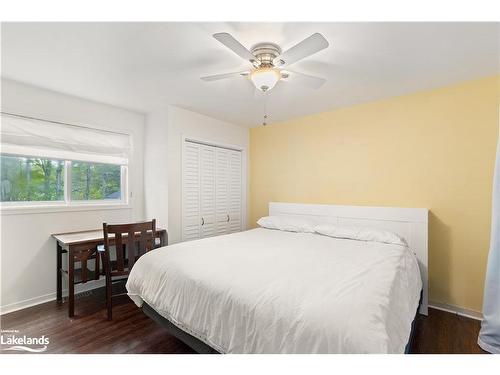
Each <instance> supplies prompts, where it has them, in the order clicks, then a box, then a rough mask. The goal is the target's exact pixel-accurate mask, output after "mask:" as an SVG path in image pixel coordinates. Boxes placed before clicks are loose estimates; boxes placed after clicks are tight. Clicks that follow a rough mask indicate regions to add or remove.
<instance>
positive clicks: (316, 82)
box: [281, 70, 326, 89]
mask: <svg viewBox="0 0 500 375" xmlns="http://www.w3.org/2000/svg"><path fill="white" fill-rule="evenodd" d="M281 72H282V73H285V74H288V75H289V77H290V78H291V79H290V83H298V84H300V85H303V86H306V87H309V88H311V89H319V88H320V87H321V86H323V84H324V83H325V82H326V79H324V78H320V77H315V76H310V75H308V74H304V73H297V72H291V71H289V70H286V71H285V70H282V71H281ZM287 80H288V79H286V78H285V81H287Z"/></svg>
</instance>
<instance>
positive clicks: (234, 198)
mask: <svg viewBox="0 0 500 375" xmlns="http://www.w3.org/2000/svg"><path fill="white" fill-rule="evenodd" d="M241 185H242V177H241V152H240V151H229V194H228V197H229V199H228V211H229V228H228V230H229V232H230V233H233V232H239V231H241V203H242V202H241V194H242V191H241V190H242V186H241Z"/></svg>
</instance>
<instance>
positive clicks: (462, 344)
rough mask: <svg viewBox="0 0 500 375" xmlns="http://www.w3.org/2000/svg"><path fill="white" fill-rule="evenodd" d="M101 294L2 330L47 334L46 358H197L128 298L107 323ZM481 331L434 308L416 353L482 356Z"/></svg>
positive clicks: (8, 323) (19, 318)
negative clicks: (109, 355) (72, 312)
mask: <svg viewBox="0 0 500 375" xmlns="http://www.w3.org/2000/svg"><path fill="white" fill-rule="evenodd" d="M103 293H104V291H103V290H102V289H101V290H98V291H94V292H92V293H90V294H89V295H86V296H80V297H79V298H78V299H77V300H76V304H75V314H76V315H75V317H74V318H72V319H70V318H68V315H67V311H68V310H67V304H61V303H57V302H55V301H54V302H47V303H44V304H41V305H38V306H34V307H30V308H27V309H24V310H20V311H16V312H13V313H10V314H5V315H3V316H1V317H0V325H1V328H2V330H14V329H15V330H18V331H19V332H18V333H17V334H16V335H17V336H22V335H27V336H32V337H40V336H42V335H45V336H46V337H48V338H49V340H50V343H49V345H48V349H47V351H46V352H45V353H172V354H174V353H175V354H180V353H193V351H192V350H191V349H190V348H189V347H188V346H186V345H185V344H183V343H182V342H181V341H179V340H177V339H176V338H174V337H173V336H171V335H169V334H168V333H166V332H165V331H163V330H162V329H161V328H160V327H159V326H158V325H157V324H156V323H154V322H153V321H152V320H150V319H149V318H148V317H147V316H145V315H144V314H143V313H142V312H141V311H140V310H139V309H138V308H137V307H136V306H135V304H134V303H133V302H132V301H130V299H129V298H128V297H127V296H123V297H120V299H117V300H116V301H115V304H114V307H113V321H111V322H109V321H107V320H106V308H105V303H104V295H103ZM479 328H480V323H479V321H476V320H473V319H469V318H464V317H461V316H458V315H454V314H450V313H447V312H443V311H439V310H435V309H430V312H429V316H428V317H424V316H419V317H418V318H417V322H416V331H415V340H414V343H413V352H414V353H484V352H483V351H482V350H481V348H479V346H478V345H477V343H476V341H477V335H478V332H479ZM4 346H5V345H2V347H4ZM2 353H20V352H10V351H9V352H7V351H2Z"/></svg>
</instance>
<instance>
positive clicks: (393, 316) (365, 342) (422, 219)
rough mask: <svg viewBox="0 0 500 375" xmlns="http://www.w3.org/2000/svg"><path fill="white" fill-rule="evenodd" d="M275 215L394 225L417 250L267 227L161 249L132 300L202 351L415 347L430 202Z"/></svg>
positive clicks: (135, 274)
mask: <svg viewBox="0 0 500 375" xmlns="http://www.w3.org/2000/svg"><path fill="white" fill-rule="evenodd" d="M269 214H270V215H286V216H290V217H307V218H310V219H314V220H316V221H318V222H328V223H342V224H348V225H364V226H371V227H376V228H380V229H384V230H390V231H392V232H395V233H397V234H398V235H400V236H401V237H403V238H404V239H405V240H406V242H407V244H408V246H402V245H396V244H388V243H381V242H376V241H359V240H352V239H345V238H333V237H329V236H325V235H320V234H318V233H307V232H299V233H297V232H289V231H282V230H275V229H265V228H257V229H252V230H248V231H245V232H240V233H234V234H229V235H224V236H219V237H211V238H205V239H201V240H195V241H189V242H183V243H178V244H175V245H171V246H168V247H163V248H160V249H156V250H155V251H152V252H150V253H148V254H146V255H145V256H143V257H141V258H140V259H139V261H138V262H137V263H136V264H135V266H134V268H133V269H132V272H131V274H130V276H129V279H128V282H127V290H128V295H129V296H130V298H131V299H132V300H133V301H134V302H135V303H136V304H137V306H139V307H141V308H142V309H143V311H144V312H145V313H146V314H147V315H149V316H150V317H151V318H153V319H154V320H156V321H158V322H159V323H160V324H162V325H163V326H164V327H165V328H167V329H168V330H169V331H170V332H171V333H172V334H174V335H176V336H177V337H179V338H180V339H181V340H183V341H184V342H186V343H187V344H188V345H190V346H191V347H193V348H194V349H195V350H196V351H198V352H202V353H210V352H218V353H404V352H406V351H408V344H409V342H410V341H411V340H410V338H411V333H412V323H413V321H414V317H415V312H416V310H417V308H419V311H420V313H422V314H427V215H428V214H427V210H426V209H413V208H380V207H356V206H332V205H306V204H290V203H270V206H269Z"/></svg>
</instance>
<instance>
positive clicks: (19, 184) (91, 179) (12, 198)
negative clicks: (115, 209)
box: [0, 113, 132, 207]
mask: <svg viewBox="0 0 500 375" xmlns="http://www.w3.org/2000/svg"><path fill="white" fill-rule="evenodd" d="M1 122H2V124H1V125H2V126H1V128H0V135H1V137H0V140H1V148H2V154H0V161H1V170H0V178H1V180H0V198H1V199H0V201H1V202H2V206H4V207H7V206H24V207H26V206H40V205H52V206H53V205H56V206H57V205H59V206H85V205H88V204H101V203H109V204H123V203H128V199H127V192H128V188H127V168H128V161H129V157H130V152H131V149H132V139H131V138H130V135H129V134H125V133H120V132H115V131H112V130H107V129H97V128H94V127H88V126H82V125H72V124H66V123H61V122H57V121H47V120H41V119H36V118H32V117H26V116H21V115H16V114H8V113H1Z"/></svg>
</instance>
